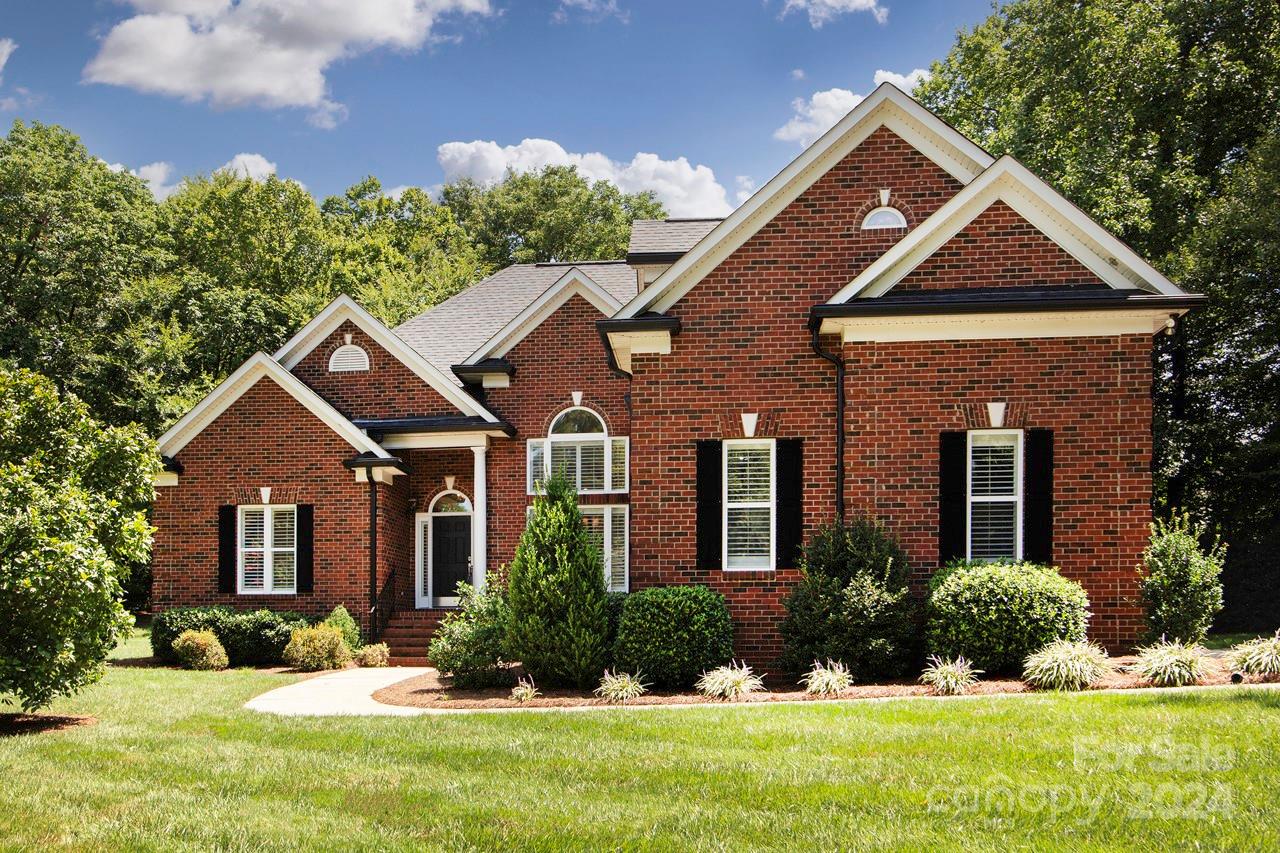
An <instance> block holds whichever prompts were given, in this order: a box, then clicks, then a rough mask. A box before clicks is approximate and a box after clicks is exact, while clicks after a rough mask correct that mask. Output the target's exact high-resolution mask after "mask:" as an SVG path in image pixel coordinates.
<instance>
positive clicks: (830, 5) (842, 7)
mask: <svg viewBox="0 0 1280 853" xmlns="http://www.w3.org/2000/svg"><path fill="white" fill-rule="evenodd" d="M791 12H804V13H806V14H808V16H809V25H810V26H811V27H813V28H814V29H815V30H820V29H822V26H823V25H824V24H828V23H830V22H831V21H833V20H835V19H836V18H838V17H840V16H841V15H847V14H849V13H850V12H870V13H871V15H872V17H874V18H875V19H876V23H880V24H883V23H885V22H886V21H888V20H889V10H888V9H887V8H886V7H884V6H882V5H880V0H786V3H784V4H783V6H782V15H783V17H786V16H787V15H788V14H790V13H791Z"/></svg>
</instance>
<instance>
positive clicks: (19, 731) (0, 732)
mask: <svg viewBox="0 0 1280 853" xmlns="http://www.w3.org/2000/svg"><path fill="white" fill-rule="evenodd" d="M97 724H98V718H97V717H89V716H58V715H55V714H0V737H16V736H18V735H39V734H48V733H50V732H60V731H63V730H64V729H74V728H77V727H79V726H96V725H97Z"/></svg>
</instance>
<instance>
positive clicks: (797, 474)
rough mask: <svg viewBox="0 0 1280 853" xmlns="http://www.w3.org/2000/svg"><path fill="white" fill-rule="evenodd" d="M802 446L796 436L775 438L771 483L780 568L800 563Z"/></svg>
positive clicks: (777, 558) (777, 555) (802, 489)
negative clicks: (775, 508)
mask: <svg viewBox="0 0 1280 853" xmlns="http://www.w3.org/2000/svg"><path fill="white" fill-rule="evenodd" d="M803 448H804V442H802V441H801V440H800V439H798V438H780V439H778V446H777V450H776V463H777V470H775V471H774V472H773V482H774V490H775V492H774V493H775V495H776V497H777V501H778V514H777V530H776V531H775V535H776V536H777V542H776V545H777V553H776V556H775V558H774V566H775V568H779V569H791V568H795V567H796V566H797V565H799V563H800V543H801V539H802V537H803V535H804V449H803Z"/></svg>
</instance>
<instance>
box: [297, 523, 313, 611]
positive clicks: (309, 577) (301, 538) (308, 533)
mask: <svg viewBox="0 0 1280 853" xmlns="http://www.w3.org/2000/svg"><path fill="white" fill-rule="evenodd" d="M297 523H298V592H311V591H313V590H314V588H315V571H314V570H313V568H312V567H313V565H314V563H315V557H314V555H315V507H313V506H312V505H311V504H298V518H297Z"/></svg>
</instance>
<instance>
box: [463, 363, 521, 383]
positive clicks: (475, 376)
mask: <svg viewBox="0 0 1280 853" xmlns="http://www.w3.org/2000/svg"><path fill="white" fill-rule="evenodd" d="M450 370H452V371H453V375H454V376H456V377H458V378H459V379H461V380H462V381H463V382H479V381H480V380H482V379H483V378H484V377H486V376H514V375H515V372H516V366H515V365H514V364H512V363H511V362H509V361H507V360H506V359H505V358H486V359H485V360H484V361H482V362H480V363H478V364H455V365H453V366H452V367H451V368H450Z"/></svg>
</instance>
